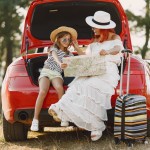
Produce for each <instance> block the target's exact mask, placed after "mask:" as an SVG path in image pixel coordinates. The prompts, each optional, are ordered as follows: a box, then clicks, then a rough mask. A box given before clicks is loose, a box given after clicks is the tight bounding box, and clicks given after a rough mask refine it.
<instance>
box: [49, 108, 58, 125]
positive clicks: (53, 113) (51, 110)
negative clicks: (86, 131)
mask: <svg viewBox="0 0 150 150" xmlns="http://www.w3.org/2000/svg"><path fill="white" fill-rule="evenodd" d="M48 113H49V114H50V115H51V116H52V117H53V119H54V120H55V121H56V122H61V120H60V119H59V118H58V116H57V114H56V112H55V111H54V110H53V109H51V108H49V109H48Z"/></svg>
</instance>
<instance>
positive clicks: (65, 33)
mask: <svg viewBox="0 0 150 150" xmlns="http://www.w3.org/2000/svg"><path fill="white" fill-rule="evenodd" d="M68 34H69V35H70V37H71V39H72V36H71V34H70V33H69V32H66V31H63V32H60V33H58V34H57V36H56V39H55V43H54V47H56V48H57V49H59V48H60V42H59V39H60V38H62V37H63V36H65V35H68ZM69 46H70V45H69ZM69 46H68V47H69ZM68 47H65V52H66V53H67V54H68V52H69V51H68V50H67V49H68Z"/></svg>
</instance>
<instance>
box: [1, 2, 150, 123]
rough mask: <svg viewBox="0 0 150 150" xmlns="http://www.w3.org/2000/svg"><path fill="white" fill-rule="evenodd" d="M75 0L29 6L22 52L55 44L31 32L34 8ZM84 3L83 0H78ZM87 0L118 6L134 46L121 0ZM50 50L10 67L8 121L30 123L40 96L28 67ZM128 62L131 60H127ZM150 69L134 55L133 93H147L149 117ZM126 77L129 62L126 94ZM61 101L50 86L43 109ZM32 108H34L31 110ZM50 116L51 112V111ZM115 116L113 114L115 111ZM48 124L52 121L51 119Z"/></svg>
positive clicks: (5, 98)
mask: <svg viewBox="0 0 150 150" xmlns="http://www.w3.org/2000/svg"><path fill="white" fill-rule="evenodd" d="M72 1H73V0H65V1H64V0H43V1H41V0H36V1H33V2H32V3H31V5H30V7H29V10H28V13H27V17H26V20H25V26H24V33H23V40H22V47H21V53H22V54H24V53H25V52H26V53H27V50H32V49H33V48H39V47H47V46H50V45H51V44H52V43H51V42H50V41H49V40H39V39H36V38H35V37H34V36H33V35H32V34H31V20H32V19H33V18H32V17H33V16H32V14H33V13H34V8H35V7H36V6H37V5H41V4H46V3H49V4H51V3H55V2H63V3H66V2H72ZM76 2H80V1H76ZM82 2H83V3H84V2H85V3H86V2H91V3H95V2H106V3H112V4H113V5H115V6H116V9H118V12H119V14H120V18H121V23H122V27H121V28H122V30H121V32H120V36H121V39H122V41H123V43H124V45H125V46H126V48H128V49H132V45H131V39H130V32H129V27H128V21H127V17H126V15H125V13H124V10H123V8H122V6H121V5H120V3H119V1H118V0H89V1H88V0H83V1H82ZM78 41H79V44H81V45H82V44H84V45H87V44H88V43H90V41H91V40H90V39H78ZM46 55H47V53H35V54H34V53H33V54H25V55H23V56H21V57H19V58H17V59H16V60H15V61H14V62H13V63H12V64H10V66H9V67H8V69H7V72H6V75H5V78H4V80H3V83H2V91H1V93H2V94H1V95H2V109H3V112H4V116H5V118H6V120H7V121H9V122H11V123H14V122H16V121H20V122H23V123H26V124H30V123H31V120H32V117H33V111H34V106H35V102H36V98H37V96H38V91H39V88H38V85H36V84H35V83H34V82H33V81H32V80H33V79H32V77H31V75H30V74H29V70H28V60H30V59H34V58H38V57H40V56H41V57H43V56H46ZM126 64H127V63H126ZM148 72H150V71H149V69H147V66H146V64H145V63H144V62H143V61H142V60H140V59H138V58H137V57H134V56H132V58H131V72H130V73H131V76H130V91H129V92H130V93H134V94H141V95H144V96H146V98H147V110H148V118H150V110H149V109H150V93H148V92H147V89H148V88H147V86H148V83H147V82H149V80H147V81H146V76H149V75H150V74H148ZM126 78H127V65H126V67H125V69H124V75H123V81H124V82H123V94H125V93H126ZM149 85H150V84H149ZM119 87H120V85H119V84H118V86H117V88H116V89H115V94H114V95H113V96H112V99H111V103H112V107H113V108H114V107H115V102H116V98H117V96H118V95H119ZM64 89H65V90H66V89H67V86H64ZM57 101H58V96H57V93H56V91H55V90H54V88H53V87H50V89H49V91H48V94H47V96H46V98H45V100H44V103H43V107H42V111H43V109H44V110H45V109H46V110H47V109H48V108H49V106H50V105H51V104H53V103H55V102H57ZM30 110H31V111H30ZM25 111H26V112H27V113H28V112H30V115H29V118H27V119H26V120H19V116H18V117H16V116H15V115H16V114H19V113H24V112H25ZM47 115H48V113H47ZM112 115H113V114H112ZM47 124H49V121H48V119H47Z"/></svg>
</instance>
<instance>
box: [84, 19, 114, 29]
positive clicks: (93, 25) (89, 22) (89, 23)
mask: <svg viewBox="0 0 150 150" xmlns="http://www.w3.org/2000/svg"><path fill="white" fill-rule="evenodd" d="M92 19H93V16H88V17H86V19H85V21H86V23H87V24H88V25H89V26H91V27H94V28H98V29H113V28H115V27H116V23H115V22H113V21H112V20H110V24H109V25H98V24H96V23H94V22H93V21H92Z"/></svg>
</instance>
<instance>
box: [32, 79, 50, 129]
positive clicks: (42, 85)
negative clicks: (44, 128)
mask: <svg viewBox="0 0 150 150" xmlns="http://www.w3.org/2000/svg"><path fill="white" fill-rule="evenodd" d="M49 86H50V80H49V79H48V78H47V77H42V78H41V79H40V81H39V94H38V97H37V99H36V104H35V111H34V117H33V121H32V125H31V130H32V131H38V130H39V114H40V111H41V108H42V105H43V101H44V99H45V97H46V95H47V92H48V90H49Z"/></svg>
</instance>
